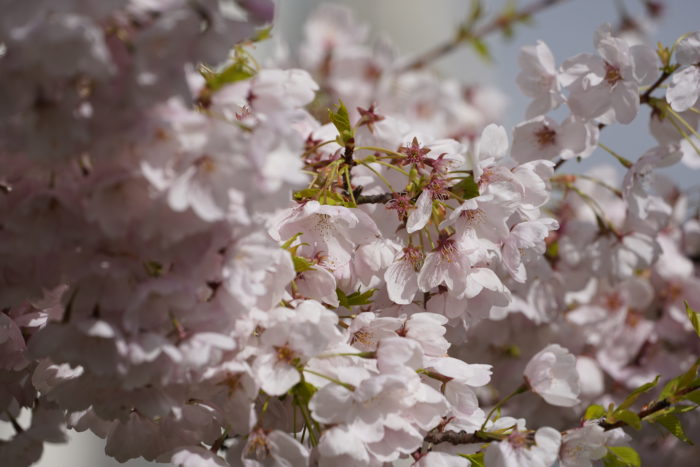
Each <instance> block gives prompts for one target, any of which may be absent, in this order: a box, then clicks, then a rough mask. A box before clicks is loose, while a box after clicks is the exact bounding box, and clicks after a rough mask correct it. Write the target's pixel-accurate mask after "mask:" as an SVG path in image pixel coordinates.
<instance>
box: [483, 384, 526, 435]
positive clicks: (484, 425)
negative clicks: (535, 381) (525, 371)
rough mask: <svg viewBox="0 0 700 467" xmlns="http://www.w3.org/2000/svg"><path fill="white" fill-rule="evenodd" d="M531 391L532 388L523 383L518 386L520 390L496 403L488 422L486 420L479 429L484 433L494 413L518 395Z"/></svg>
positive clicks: (487, 418) (488, 416)
mask: <svg viewBox="0 0 700 467" xmlns="http://www.w3.org/2000/svg"><path fill="white" fill-rule="evenodd" d="M529 390H530V386H528V384H527V383H523V384H521V385H520V386H518V388H517V389H516V390H515V391H513V392H511V393H510V394H508V395H507V396H506V397H504V398H503V399H501V400H500V401H498V403H496V405H494V406H493V408H492V409H491V411H490V412H489V414H488V415H487V416H486V420H484V423H483V424H482V425H481V428H479V431H484V428H485V427H486V424H487V423H488V421H489V420H490V419H491V415H493V413H494V412H495V411H496V410H498V409H500V408H501V407H502V406H503V405H504V404H505V403H506V402H508V401H509V400H511V399H512V398H514V397H515V396H517V395H518V394H522V393H524V392H527V391H529Z"/></svg>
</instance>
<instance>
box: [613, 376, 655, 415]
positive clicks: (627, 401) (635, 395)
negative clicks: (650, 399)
mask: <svg viewBox="0 0 700 467" xmlns="http://www.w3.org/2000/svg"><path fill="white" fill-rule="evenodd" d="M660 377H661V376H660V375H657V376H656V378H654V381H651V382H649V383H646V384H642V385H641V386H639V387H638V388H637V389H635V390H634V391H632V392H631V393H630V394H629V396H627V398H626V399H625V400H624V401H622V404H620V405H619V407H618V409H626V408H628V407H631V406H632V404H634V402H635V401H636V400H637V398H639V396H641V395H642V394H644V393H645V392H648V391H650V390H651V389H653V388H654V387H655V386H656V385H657V384H659V378H660Z"/></svg>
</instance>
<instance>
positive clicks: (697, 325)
mask: <svg viewBox="0 0 700 467" xmlns="http://www.w3.org/2000/svg"><path fill="white" fill-rule="evenodd" d="M684 303H685V312H686V313H687V314H688V319H689V320H690V324H692V325H693V329H695V333H696V334H697V335H698V337H700V313H698V312H697V311H695V310H693V309H692V308H691V307H690V305H688V302H687V301H686V302H684Z"/></svg>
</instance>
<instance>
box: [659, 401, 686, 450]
mask: <svg viewBox="0 0 700 467" xmlns="http://www.w3.org/2000/svg"><path fill="white" fill-rule="evenodd" d="M675 408H676V407H674V409H675ZM681 410H682V409H681ZM664 412H665V411H664ZM674 412H676V411H675V410H671V411H669V412H667V413H664V414H662V415H659V416H655V417H654V418H653V419H650V421H651V422H653V423H658V424H659V425H661V426H663V427H664V428H666V429H667V430H668V431H669V433H671V434H672V435H673V436H675V437H676V438H678V439H680V440H681V441H683V442H685V443H687V444H690V445H691V446H692V445H693V442H692V441H691V440H690V438H688V436H686V434H685V432H684V431H683V425H681V421H680V420H679V419H678V417H676V415H675V414H674Z"/></svg>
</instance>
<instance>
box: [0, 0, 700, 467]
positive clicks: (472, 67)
mask: <svg viewBox="0 0 700 467" xmlns="http://www.w3.org/2000/svg"><path fill="white" fill-rule="evenodd" d="M530 1H533V0H520V1H519V2H518V4H519V5H520V6H523V5H527V4H528V3H529V2H530ZM322 3H339V4H345V5H347V6H348V7H349V8H351V9H352V10H353V11H354V12H355V15H356V17H357V18H358V19H359V20H360V21H361V22H364V23H367V24H368V25H369V26H370V31H371V34H372V35H373V36H374V37H379V36H386V37H388V38H390V39H391V41H392V42H393V43H394V44H395V45H396V46H397V48H398V49H399V51H400V52H401V53H402V54H404V55H413V54H420V53H421V52H422V51H425V50H427V49H429V48H431V47H432V46H434V45H436V44H438V43H442V42H443V41H446V40H449V38H450V37H451V36H452V35H453V34H454V31H455V30H456V28H457V27H458V25H459V24H460V23H461V22H462V21H463V20H464V18H465V17H466V15H467V14H468V11H469V6H470V2H469V1H468V0H432V1H426V0H337V1H333V2H329V1H321V0H285V1H279V2H278V10H277V14H276V20H275V27H274V29H273V36H274V40H275V41H278V42H279V43H281V44H284V45H286V46H287V47H288V48H289V50H290V51H292V53H294V50H295V49H296V46H297V44H298V43H299V42H300V41H301V39H302V37H303V24H304V20H305V18H307V17H308V16H309V14H310V13H311V12H312V11H313V10H314V8H316V7H317V6H318V5H320V4H322ZM482 3H483V5H484V7H485V9H486V18H489V17H490V16H492V14H494V13H497V12H499V11H501V10H502V9H503V8H504V7H505V5H506V1H503V0H483V1H482ZM645 3H647V2H645V1H644V0H621V1H615V0H568V1H565V2H563V3H562V4H559V5H555V6H553V7H551V8H549V9H547V10H545V11H543V12H541V13H539V14H538V15H537V16H536V17H535V18H534V19H533V22H532V24H531V25H529V26H522V25H521V26H518V27H516V30H515V35H514V37H513V38H512V39H510V40H505V39H504V38H503V37H501V36H500V35H499V34H498V33H494V34H492V35H490V36H488V37H486V39H485V41H486V43H487V44H488V47H489V49H490V52H491V55H492V57H493V61H492V62H491V63H486V62H485V61H483V60H482V59H480V58H479V57H478V55H477V54H476V52H474V51H473V50H472V49H470V48H468V47H462V48H460V49H458V50H457V51H455V52H454V53H452V54H450V55H448V56H446V57H444V58H443V59H441V60H439V61H438V62H436V63H435V64H434V66H435V68H436V69H437V70H439V72H440V73H441V74H442V75H444V76H449V77H454V78H456V79H458V80H459V81H461V82H464V83H485V84H490V85H493V86H495V87H497V88H498V89H500V90H501V91H502V92H503V93H504V95H505V96H506V97H507V101H508V107H507V111H506V113H505V114H504V121H503V122H502V123H503V124H504V125H505V126H506V128H508V129H509V130H510V128H512V126H513V125H515V124H517V123H518V122H520V121H522V120H523V119H524V114H525V108H526V107H527V105H528V103H529V99H528V98H526V97H524V96H522V95H521V94H520V92H519V90H518V88H517V86H516V85H515V76H516V75H517V74H518V72H519V68H518V62H517V58H518V53H519V49H520V47H521V46H523V45H529V44H534V43H535V42H536V41H537V40H539V39H541V40H543V41H545V42H546V43H547V44H548V45H549V47H550V48H551V49H552V52H553V53H554V56H555V59H556V61H557V64H561V62H562V61H564V60H565V59H567V58H568V57H571V56H573V55H575V54H578V53H581V52H594V50H593V32H594V31H595V30H596V28H597V27H598V26H599V25H600V24H602V23H603V22H610V23H611V24H613V26H614V27H619V25H620V24H622V23H621V21H622V20H624V19H625V18H626V19H627V20H628V21H629V20H632V21H634V22H636V24H637V25H638V27H639V28H640V30H642V31H643V32H644V35H645V36H646V40H648V41H649V42H650V43H651V44H656V42H657V41H660V42H662V43H663V44H665V45H669V46H670V45H671V44H673V42H674V41H675V40H676V39H677V38H678V37H679V36H681V35H682V34H684V33H687V32H691V31H694V30H697V29H698V27H700V22H699V21H698V18H700V1H698V0H664V1H663V2H662V3H661V2H660V4H662V9H661V10H660V15H659V16H658V17H657V18H656V19H655V20H654V21H653V22H652V21H650V20H649V19H648V16H647V15H646V14H645V12H646V9H645ZM271 46H272V44H268V45H266V46H263V47H261V50H260V52H261V53H263V54H264V53H271V49H272V47H271ZM642 112H643V113H644V114H648V112H649V110H648V109H647V108H642ZM555 116H558V114H555ZM647 125H648V117H647V116H646V115H643V117H642V118H638V119H637V120H636V121H635V122H633V123H632V124H631V125H629V126H626V127H623V126H619V125H618V126H616V127H615V128H613V129H611V131H605V132H603V134H602V136H601V141H602V142H604V143H605V144H606V145H608V146H609V147H611V148H612V149H614V150H616V151H617V152H618V153H620V154H622V155H623V156H625V157H627V158H629V159H631V160H634V159H636V158H638V157H639V156H640V155H641V154H642V153H643V152H645V151H646V150H647V149H649V148H651V147H652V146H655V145H656V143H655V141H654V140H653V138H652V137H651V136H650V135H649V131H648V127H647ZM697 158H698V161H697V162H698V163H700V156H697ZM601 161H608V162H610V163H611V164H612V165H614V161H613V160H612V159H611V158H610V156H609V155H607V154H605V153H603V152H602V151H600V150H599V151H597V152H596V153H594V154H593V155H592V156H591V157H590V158H589V159H587V160H585V161H584V162H582V163H580V164H578V165H577V163H576V162H568V163H567V169H566V171H567V172H572V171H580V170H585V169H586V168H588V167H590V166H591V165H592V164H598V163H600V162H601ZM666 174H667V175H669V176H671V177H672V178H673V179H675V180H676V181H677V182H678V183H679V184H680V185H681V186H683V187H686V188H687V187H689V186H693V185H696V184H697V183H698V177H697V174H698V172H697V171H696V170H688V168H687V167H686V166H683V165H681V164H678V165H676V166H675V167H672V168H670V169H666ZM11 430H12V429H11V427H8V426H0V439H2V438H6V437H8V436H10V433H11ZM2 464H4V460H2V459H0V465H2ZM38 465H39V466H41V467H56V466H71V467H102V466H105V467H108V466H117V465H126V466H129V467H137V466H145V465H152V464H151V463H149V462H145V461H130V462H127V463H125V464H119V463H118V462H117V461H115V460H113V459H110V458H107V457H106V456H105V455H104V441H103V440H100V439H98V438H96V437H95V436H93V435H91V434H89V433H73V434H72V437H71V441H70V442H69V443H68V444H66V445H47V446H46V448H45V451H44V455H43V457H42V459H41V461H40V463H39V464H38Z"/></svg>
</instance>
